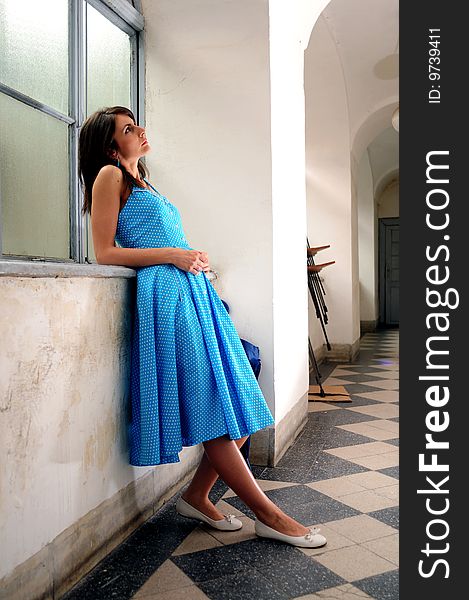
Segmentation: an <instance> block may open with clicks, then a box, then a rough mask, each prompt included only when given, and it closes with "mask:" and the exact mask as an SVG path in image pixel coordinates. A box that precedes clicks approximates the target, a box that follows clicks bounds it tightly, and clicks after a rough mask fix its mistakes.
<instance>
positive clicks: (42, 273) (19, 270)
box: [0, 260, 136, 278]
mask: <svg viewBox="0 0 469 600" xmlns="http://www.w3.org/2000/svg"><path fill="white" fill-rule="evenodd" d="M135 276H136V271H135V270H134V269H131V268H129V267H121V266H116V265H99V264H97V263H96V264H78V263H72V262H63V263H60V262H51V261H42V260H41V261H29V260H0V277H124V278H132V277H135Z"/></svg>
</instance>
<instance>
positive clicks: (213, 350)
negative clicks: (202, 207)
mask: <svg viewBox="0 0 469 600" xmlns="http://www.w3.org/2000/svg"><path fill="white" fill-rule="evenodd" d="M147 183H148V182H147ZM151 187H152V190H153V191H150V190H149V189H144V188H139V187H137V186H135V187H134V188H133V190H132V193H131V194H130V196H129V198H128V200H127V202H126V203H125V205H124V207H123V209H122V210H121V212H120V213H119V219H118V223H117V231H116V242H117V243H118V244H119V246H121V247H125V248H163V247H173V248H175V247H177V248H186V249H188V250H192V249H193V248H191V247H190V246H189V244H188V243H187V240H186V238H185V236H184V231H183V228H182V223H181V217H180V214H179V211H178V209H177V208H176V207H175V206H174V205H173V204H171V202H169V200H168V199H167V198H165V197H164V196H162V195H161V194H160V193H159V192H158V191H157V190H156V189H155V188H153V186H151ZM136 271H137V297H136V304H135V313H134V316H133V328H132V348H131V382H130V383H131V419H130V423H129V436H128V438H129V443H130V464H132V465H135V466H150V465H160V464H166V463H176V462H180V459H179V452H180V451H181V450H182V448H183V446H194V445H196V444H199V443H200V442H202V441H205V440H211V439H213V438H217V437H220V436H223V435H225V434H228V436H229V438H230V439H238V438H241V437H244V436H247V435H250V434H251V433H254V432H255V431H257V430H259V429H263V428H264V427H267V426H268V425H272V424H273V423H274V419H273V418H272V414H271V412H270V410H269V408H268V406H267V403H266V401H265V398H264V396H263V394H262V392H261V389H260V387H259V384H258V382H257V379H256V377H255V375H254V373H253V371H252V368H251V365H250V363H249V360H248V358H247V356H246V352H245V350H244V348H243V345H242V343H241V340H240V338H239V335H238V333H237V331H236V329H235V326H234V324H233V321H232V320H231V317H230V316H229V314H228V312H227V310H226V308H225V306H224V305H223V303H222V301H221V299H220V297H219V296H218V294H217V292H216V290H215V288H214V287H213V286H212V284H211V283H210V281H209V279H208V278H207V276H206V274H205V273H204V272H203V271H201V272H200V273H199V274H198V275H194V274H192V273H188V272H186V271H183V270H182V269H179V268H178V267H176V266H175V265H172V264H161V265H152V266H149V267H139V268H136Z"/></svg>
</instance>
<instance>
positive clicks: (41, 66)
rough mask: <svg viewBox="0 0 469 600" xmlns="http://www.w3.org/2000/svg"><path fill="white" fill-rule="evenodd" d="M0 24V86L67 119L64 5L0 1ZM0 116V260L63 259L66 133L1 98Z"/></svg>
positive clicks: (51, 0)
mask: <svg viewBox="0 0 469 600" xmlns="http://www.w3.org/2000/svg"><path fill="white" fill-rule="evenodd" d="M51 14H53V15H54V19H53V20H52V19H51V18H50V15H51ZM0 22H1V23H2V27H0V47H1V49H2V51H1V52H0V81H1V82H2V83H3V84H5V85H7V86H9V87H10V88H13V89H15V90H17V91H18V92H21V93H22V94H25V95H26V96H29V97H31V98H34V99H35V100H38V101H40V102H41V103H43V104H45V105H47V106H50V107H51V108H53V109H55V110H57V111H59V112H60V113H63V114H67V113H68V93H69V92H68V90H69V88H68V54H67V47H68V6H67V2H64V1H63V0H44V1H41V2H31V1H30V2H18V1H14V0H0ZM0 115H1V118H0V203H1V212H0V219H1V225H2V236H1V240H2V253H3V255H5V256H16V255H19V256H23V255H27V256H33V257H39V258H58V259H68V258H70V249H69V246H70V242H69V238H70V224H69V155H68V153H69V151H68V125H67V124H66V123H64V122H63V121H60V120H59V119H56V118H54V117H51V116H49V115H48V114H45V113H43V112H40V111H39V110H35V109H34V108H31V107H30V106H27V105H26V104H24V103H23V102H20V101H19V100H16V99H14V98H11V97H9V96H7V95H5V94H0Z"/></svg>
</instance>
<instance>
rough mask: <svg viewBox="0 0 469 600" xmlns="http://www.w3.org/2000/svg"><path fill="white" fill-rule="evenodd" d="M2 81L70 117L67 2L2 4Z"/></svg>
mask: <svg viewBox="0 0 469 600" xmlns="http://www.w3.org/2000/svg"><path fill="white" fill-rule="evenodd" d="M0 24H1V25H0V49H1V51H0V81H1V82H2V83H4V84H5V85H8V86H9V87H11V88H14V89H15V90H18V91H19V92H22V93H23V94H25V95H26V96H30V97H31V98H34V99H35V100H39V101H40V102H42V103H43V104H47V105H48V106H51V107H53V108H55V109H57V110H58V111H59V112H61V113H63V114H65V115H66V114H68V2H67V0H40V1H34V0H0Z"/></svg>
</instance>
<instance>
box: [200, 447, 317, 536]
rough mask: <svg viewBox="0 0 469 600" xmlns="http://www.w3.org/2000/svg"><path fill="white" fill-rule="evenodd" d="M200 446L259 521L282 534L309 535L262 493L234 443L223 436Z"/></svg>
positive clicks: (306, 530) (305, 529)
mask: <svg viewBox="0 0 469 600" xmlns="http://www.w3.org/2000/svg"><path fill="white" fill-rule="evenodd" d="M203 445H204V449H205V454H206V455H207V457H208V459H209V461H210V463H211V464H212V467H213V468H214V469H215V471H216V472H217V473H218V474H219V476H220V477H221V478H222V479H223V481H224V482H225V483H226V484H227V485H228V486H229V487H230V488H231V489H232V490H233V491H234V492H235V493H236V494H237V495H238V496H239V497H240V498H241V500H242V501H243V502H244V503H245V504H247V506H248V507H249V508H250V509H251V510H252V511H253V512H254V514H255V515H256V517H257V518H258V519H259V520H260V521H262V522H263V523H265V524H266V525H267V526H269V527H272V528H273V529H276V530H277V531H280V532H281V533H284V534H286V535H293V536H299V535H305V534H306V533H308V532H309V529H308V528H307V527H304V526H303V525H301V523H298V521H295V519H292V518H291V517H289V516H288V515H286V514H285V513H284V512H283V511H282V510H280V508H279V507H278V506H277V505H276V504H274V502H272V500H270V499H269V498H268V497H267V496H266V495H265V494H264V492H263V491H262V489H261V488H260V487H259V485H258V484H257V482H256V480H255V478H254V476H253V474H252V472H251V470H250V469H249V467H248V466H247V464H246V461H245V459H244V457H243V455H242V454H241V452H240V451H239V448H238V446H237V445H236V443H235V440H230V439H229V438H228V437H227V436H223V437H219V438H215V439H213V440H208V441H206V442H203Z"/></svg>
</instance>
